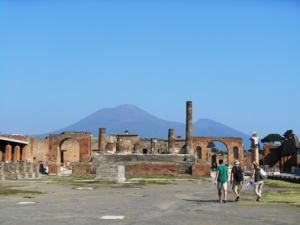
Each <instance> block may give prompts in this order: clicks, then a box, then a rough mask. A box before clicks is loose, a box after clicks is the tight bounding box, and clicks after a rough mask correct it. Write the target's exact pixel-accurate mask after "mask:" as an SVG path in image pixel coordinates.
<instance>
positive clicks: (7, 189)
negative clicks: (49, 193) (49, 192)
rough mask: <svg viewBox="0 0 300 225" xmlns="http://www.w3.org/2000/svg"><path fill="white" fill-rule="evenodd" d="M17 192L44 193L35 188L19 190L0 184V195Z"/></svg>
mask: <svg viewBox="0 0 300 225" xmlns="http://www.w3.org/2000/svg"><path fill="white" fill-rule="evenodd" d="M17 194H25V195H35V194H44V192H41V191H36V190H20V189H15V188H11V187H8V186H7V187H6V186H5V187H3V186H0V195H17Z"/></svg>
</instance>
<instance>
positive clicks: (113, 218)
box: [101, 215, 125, 220]
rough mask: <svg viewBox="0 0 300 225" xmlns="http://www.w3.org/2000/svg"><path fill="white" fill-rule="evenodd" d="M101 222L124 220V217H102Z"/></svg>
mask: <svg viewBox="0 0 300 225" xmlns="http://www.w3.org/2000/svg"><path fill="white" fill-rule="evenodd" d="M101 219H102V220H124V219H125V216H112V215H111V216H102V217H101Z"/></svg>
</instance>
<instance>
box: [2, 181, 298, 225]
mask: <svg viewBox="0 0 300 225" xmlns="http://www.w3.org/2000/svg"><path fill="white" fill-rule="evenodd" d="M16 184H17V185H18V186H19V188H21V189H26V190H30V189H32V190H40V191H45V192H46V193H45V194H40V195H35V196H34V197H33V198H24V196H22V195H10V196H3V195H1V196H0V224H1V225H21V224H27V225H54V224H65V225H69V224H70V225H96V224H97V225H98V224H105V225H106V224H128V225H129V224H132V225H135V224H136V225H146V224H147V225H168V224H170V225H189V224H191V225H193V224H197V225H198V224H204V225H212V224H222V225H227V224H228V225H235V224H236V225H241V224H243V225H246V224H255V225H260V224H264V225H266V224H267V225H272V224H274V225H275V224H276V225H284V224H297V225H298V224H299V222H300V216H299V215H300V210H299V208H296V207H293V206H289V205H287V204H264V203H257V202H255V196H254V195H253V193H252V192H251V193H250V192H247V193H246V194H245V195H244V197H242V201H241V202H238V203H236V202H233V201H229V202H228V203H227V204H220V203H218V202H217V201H216V199H217V196H216V187H215V186H214V185H213V184H212V183H211V182H209V181H200V180H199V181H197V182H195V181H176V183H174V184H165V185H159V184H149V185H145V186H132V187H131V186H130V185H129V186H124V187H118V186H113V187H111V186H109V185H106V186H98V187H96V188H95V189H94V190H93V189H91V188H86V187H87V186H85V188H76V187H74V186H71V185H62V184H56V183H36V182H24V183H22V182H21V181H20V182H17V183H13V185H16ZM10 185H11V184H10ZM25 197H26V196H25ZM27 197H28V196H27ZM229 199H231V200H232V199H233V196H232V194H230V198H229ZM245 199H246V200H245ZM19 202H36V204H21V205H18V203H19ZM103 216H125V218H124V219H123V220H103V219H101V217H103ZM108 218H109V217H108Z"/></svg>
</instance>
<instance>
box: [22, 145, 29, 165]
mask: <svg viewBox="0 0 300 225" xmlns="http://www.w3.org/2000/svg"><path fill="white" fill-rule="evenodd" d="M29 159H30V156H29V148H28V145H25V146H24V147H23V148H22V161H28V160H29Z"/></svg>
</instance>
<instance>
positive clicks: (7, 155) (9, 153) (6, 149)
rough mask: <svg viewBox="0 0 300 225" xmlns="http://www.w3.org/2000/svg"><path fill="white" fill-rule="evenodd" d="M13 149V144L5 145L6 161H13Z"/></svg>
mask: <svg viewBox="0 0 300 225" xmlns="http://www.w3.org/2000/svg"><path fill="white" fill-rule="evenodd" d="M11 150H12V147H11V145H9V144H8V145H6V146H5V162H11Z"/></svg>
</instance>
